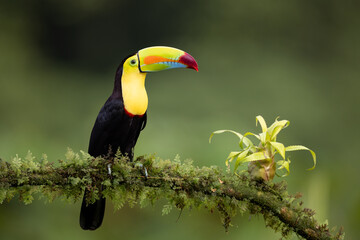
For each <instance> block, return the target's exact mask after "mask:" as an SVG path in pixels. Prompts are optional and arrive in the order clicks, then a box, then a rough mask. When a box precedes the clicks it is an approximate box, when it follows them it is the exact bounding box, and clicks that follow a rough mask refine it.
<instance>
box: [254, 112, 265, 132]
mask: <svg viewBox="0 0 360 240" xmlns="http://www.w3.org/2000/svg"><path fill="white" fill-rule="evenodd" d="M258 122H259V123H260V126H261V130H262V132H263V133H264V132H266V131H267V126H266V122H265V119H264V118H263V117H262V116H261V115H258V116H256V126H257V123H258Z"/></svg>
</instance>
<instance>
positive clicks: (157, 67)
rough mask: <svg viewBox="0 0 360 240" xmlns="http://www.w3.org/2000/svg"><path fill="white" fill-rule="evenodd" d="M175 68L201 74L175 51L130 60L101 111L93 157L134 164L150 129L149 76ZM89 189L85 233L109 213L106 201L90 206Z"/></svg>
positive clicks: (143, 53) (153, 51) (147, 52)
mask: <svg viewBox="0 0 360 240" xmlns="http://www.w3.org/2000/svg"><path fill="white" fill-rule="evenodd" d="M172 68H190V69H194V70H196V71H198V64H197V62H196V61H195V59H194V58H193V57H192V56H191V55H190V54H188V53H186V52H184V51H182V50H180V49H176V48H172V47H162V46H157V47H148V48H144V49H141V50H139V51H138V52H137V53H134V54H131V55H129V56H127V57H126V58H125V59H124V60H123V61H122V62H121V64H120V66H119V67H118V69H117V71H116V74H115V83H114V89H113V92H112V94H111V95H110V97H109V98H108V99H107V101H106V102H105V104H104V106H103V107H102V108H101V110H100V112H99V114H98V116H97V118H96V121H95V124H94V127H93V129H92V132H91V136H90V143H89V150H88V152H89V154H90V155H91V156H93V157H98V156H106V157H113V156H114V155H115V153H116V152H117V151H118V150H120V152H121V154H122V155H124V156H127V157H128V158H129V160H130V161H132V160H133V156H134V146H135V144H136V141H137V139H138V137H139V134H140V131H141V130H143V129H144V128H145V126H146V120H147V116H146V112H147V107H148V96H147V93H146V89H145V77H146V74H147V73H151V72H158V71H162V70H165V69H172ZM88 191H90V190H87V189H85V193H84V197H83V201H82V205H81V211H80V226H81V228H82V229H84V230H95V229H97V228H98V227H100V225H101V223H102V221H103V218H104V212H105V198H104V197H102V196H101V197H100V199H98V200H96V201H95V202H94V203H87V202H86V196H87V192H88Z"/></svg>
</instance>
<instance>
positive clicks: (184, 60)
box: [122, 46, 198, 73]
mask: <svg viewBox="0 0 360 240" xmlns="http://www.w3.org/2000/svg"><path fill="white" fill-rule="evenodd" d="M122 67H123V71H124V72H128V73H130V72H137V73H149V72H158V71H162V70H166V69H173V68H190V69H194V70H196V71H198V65H197V62H196V61H195V59H194V58H193V57H192V56H191V55H190V54H188V53H186V52H184V51H182V50H180V49H176V48H172V47H160V46H159V47H148V48H144V49H141V50H140V51H138V52H137V53H136V54H134V55H132V56H130V57H128V58H127V59H126V60H125V61H124V63H123V66H122Z"/></svg>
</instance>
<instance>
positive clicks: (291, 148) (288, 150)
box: [285, 145, 316, 170]
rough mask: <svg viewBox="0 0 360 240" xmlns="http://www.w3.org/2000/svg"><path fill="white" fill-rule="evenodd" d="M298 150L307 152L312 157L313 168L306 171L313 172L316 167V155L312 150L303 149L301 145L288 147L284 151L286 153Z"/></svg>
mask: <svg viewBox="0 0 360 240" xmlns="http://www.w3.org/2000/svg"><path fill="white" fill-rule="evenodd" d="M298 150H307V151H309V152H310V153H311V155H312V157H313V162H314V166H313V167H312V168H309V169H308V170H313V169H314V168H315V166H316V154H315V152H314V151H313V150H311V149H309V148H307V147H304V146H302V145H292V146H288V147H286V148H285V151H287V152H291V151H298Z"/></svg>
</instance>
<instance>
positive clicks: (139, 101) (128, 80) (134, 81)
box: [121, 73, 148, 115]
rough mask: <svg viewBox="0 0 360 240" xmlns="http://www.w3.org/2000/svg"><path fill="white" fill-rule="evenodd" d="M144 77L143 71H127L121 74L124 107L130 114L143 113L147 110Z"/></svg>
mask: <svg viewBox="0 0 360 240" xmlns="http://www.w3.org/2000/svg"><path fill="white" fill-rule="evenodd" d="M145 77H146V74H145V73H129V74H123V76H122V78H121V88H122V96H123V101H124V107H125V109H126V111H128V112H129V113H131V114H132V115H144V114H145V112H146V110H147V107H148V96H147V93H146V89H145Z"/></svg>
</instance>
